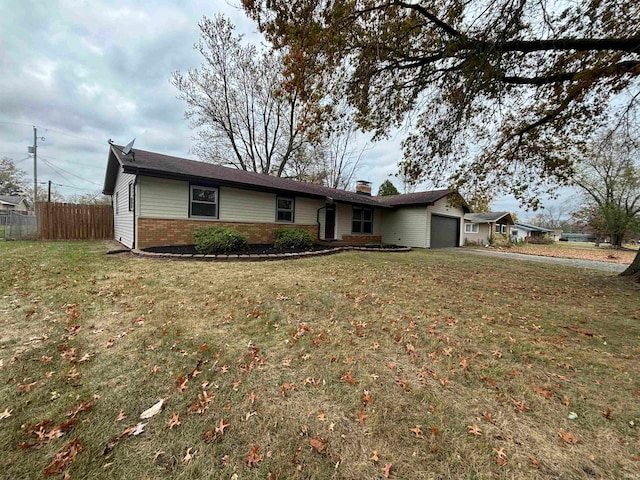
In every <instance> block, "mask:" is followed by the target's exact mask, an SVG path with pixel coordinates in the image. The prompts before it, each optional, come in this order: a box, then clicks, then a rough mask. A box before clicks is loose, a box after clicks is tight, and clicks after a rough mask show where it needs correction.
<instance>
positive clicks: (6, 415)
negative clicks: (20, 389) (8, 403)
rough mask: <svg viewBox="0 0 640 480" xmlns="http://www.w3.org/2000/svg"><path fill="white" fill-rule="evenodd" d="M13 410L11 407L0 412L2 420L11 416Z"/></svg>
mask: <svg viewBox="0 0 640 480" xmlns="http://www.w3.org/2000/svg"><path fill="white" fill-rule="evenodd" d="M12 412H13V409H12V410H9V407H7V408H5V409H4V412H2V413H0V420H4V419H5V418H9V417H10V416H11V413H12Z"/></svg>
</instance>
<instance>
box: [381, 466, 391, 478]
mask: <svg viewBox="0 0 640 480" xmlns="http://www.w3.org/2000/svg"><path fill="white" fill-rule="evenodd" d="M391 467H392V465H391V464H390V463H387V464H386V465H385V466H384V467H382V475H383V476H384V478H389V477H390V476H391Z"/></svg>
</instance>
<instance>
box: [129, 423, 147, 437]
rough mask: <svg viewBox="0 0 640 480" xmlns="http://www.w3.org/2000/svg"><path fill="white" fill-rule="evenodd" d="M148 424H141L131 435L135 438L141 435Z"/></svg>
mask: <svg viewBox="0 0 640 480" xmlns="http://www.w3.org/2000/svg"><path fill="white" fill-rule="evenodd" d="M146 426H147V424H146V423H139V424H137V425H136V426H135V428H134V429H133V431H132V432H131V435H133V436H134V437H136V436H138V435H140V434H141V433H142V432H144V427H146Z"/></svg>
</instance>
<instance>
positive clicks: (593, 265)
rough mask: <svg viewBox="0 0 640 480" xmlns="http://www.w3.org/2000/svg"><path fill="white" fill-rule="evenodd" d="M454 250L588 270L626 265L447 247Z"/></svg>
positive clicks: (613, 269) (618, 269)
mask: <svg viewBox="0 0 640 480" xmlns="http://www.w3.org/2000/svg"><path fill="white" fill-rule="evenodd" d="M447 250H451V251H456V252H462V253H469V254H472V255H484V256H485V257H501V258H512V259H515V260H529V261H531V262H539V263H552V264H553V263H555V264H556V265H567V266H569V267H577V268H588V269H590V270H600V271H603V272H611V273H620V272H623V271H624V270H625V269H626V268H627V266H628V265H621V264H619V263H611V262H598V261H595V260H578V259H574V258H558V257H543V256H541V255H525V254H522V253H511V252H493V251H489V250H476V249H474V248H451V249H447Z"/></svg>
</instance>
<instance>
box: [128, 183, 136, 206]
mask: <svg viewBox="0 0 640 480" xmlns="http://www.w3.org/2000/svg"><path fill="white" fill-rule="evenodd" d="M134 193H135V187H134V186H133V182H130V183H129V211H130V212H133V207H134V205H135V203H134V202H135V199H134Z"/></svg>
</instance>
